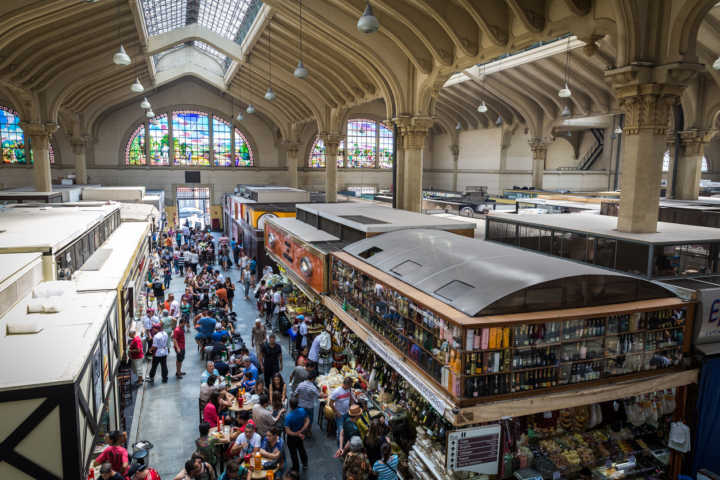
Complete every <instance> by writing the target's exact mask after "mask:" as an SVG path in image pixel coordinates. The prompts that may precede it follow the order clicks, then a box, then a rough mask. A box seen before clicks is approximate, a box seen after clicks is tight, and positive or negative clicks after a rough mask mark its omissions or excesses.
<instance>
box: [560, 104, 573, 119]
mask: <svg viewBox="0 0 720 480" xmlns="http://www.w3.org/2000/svg"><path fill="white" fill-rule="evenodd" d="M570 115H572V113H570V109H569V108H568V106H567V105H565V106H564V107H563V109H562V112H560V116H561V117H569V116H570Z"/></svg>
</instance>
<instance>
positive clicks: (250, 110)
mask: <svg viewBox="0 0 720 480" xmlns="http://www.w3.org/2000/svg"><path fill="white" fill-rule="evenodd" d="M245 111H246V112H247V113H248V114H249V115H252V114H253V113H255V107H253V104H252V103H250V104H248V106H247V108H246V109H245Z"/></svg>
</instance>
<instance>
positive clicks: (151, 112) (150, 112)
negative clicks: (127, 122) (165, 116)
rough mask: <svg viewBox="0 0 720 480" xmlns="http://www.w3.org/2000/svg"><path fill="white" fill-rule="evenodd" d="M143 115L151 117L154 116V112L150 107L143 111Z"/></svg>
mask: <svg viewBox="0 0 720 480" xmlns="http://www.w3.org/2000/svg"><path fill="white" fill-rule="evenodd" d="M145 116H146V117H148V118H153V117H154V116H155V112H153V111H152V108H151V109H150V110H148V111H147V112H145Z"/></svg>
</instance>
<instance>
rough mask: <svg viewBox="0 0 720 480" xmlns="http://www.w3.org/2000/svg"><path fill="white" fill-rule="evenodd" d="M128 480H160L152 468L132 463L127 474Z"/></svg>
mask: <svg viewBox="0 0 720 480" xmlns="http://www.w3.org/2000/svg"><path fill="white" fill-rule="evenodd" d="M127 478H128V480H160V475H159V474H158V473H157V472H156V471H155V469H154V468H150V467H148V466H147V465H146V464H144V463H133V464H132V465H130V470H128V474H127Z"/></svg>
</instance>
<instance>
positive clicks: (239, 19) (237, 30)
mask: <svg viewBox="0 0 720 480" xmlns="http://www.w3.org/2000/svg"><path fill="white" fill-rule="evenodd" d="M261 6H262V1H261V0H142V11H143V15H144V17H145V25H146V27H147V31H148V35H150V36H154V35H160V34H163V33H166V32H169V31H171V30H175V29H178V28H182V27H184V26H186V25H192V24H195V23H197V24H199V25H201V26H203V27H206V28H208V29H209V30H212V31H213V32H215V33H217V34H218V35H220V36H221V37H224V38H227V39H228V40H232V41H234V42H236V43H238V44H239V43H241V42H242V40H243V38H244V37H245V35H246V34H247V31H248V30H249V29H250V25H251V24H252V22H253V21H254V20H255V17H256V16H257V13H258V11H259V10H260V7H261ZM193 45H194V46H195V47H197V48H199V49H201V50H203V51H204V52H206V53H208V54H210V55H211V56H212V57H213V58H215V59H216V60H217V61H218V62H220V64H221V65H222V66H223V68H225V69H227V67H228V65H229V64H230V61H229V59H228V57H227V56H225V55H224V54H223V53H221V52H219V51H218V50H216V49H215V48H213V47H212V46H210V45H208V44H206V43H204V42H201V41H194V42H193ZM158 58H159V56H156V60H157V59H158Z"/></svg>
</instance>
